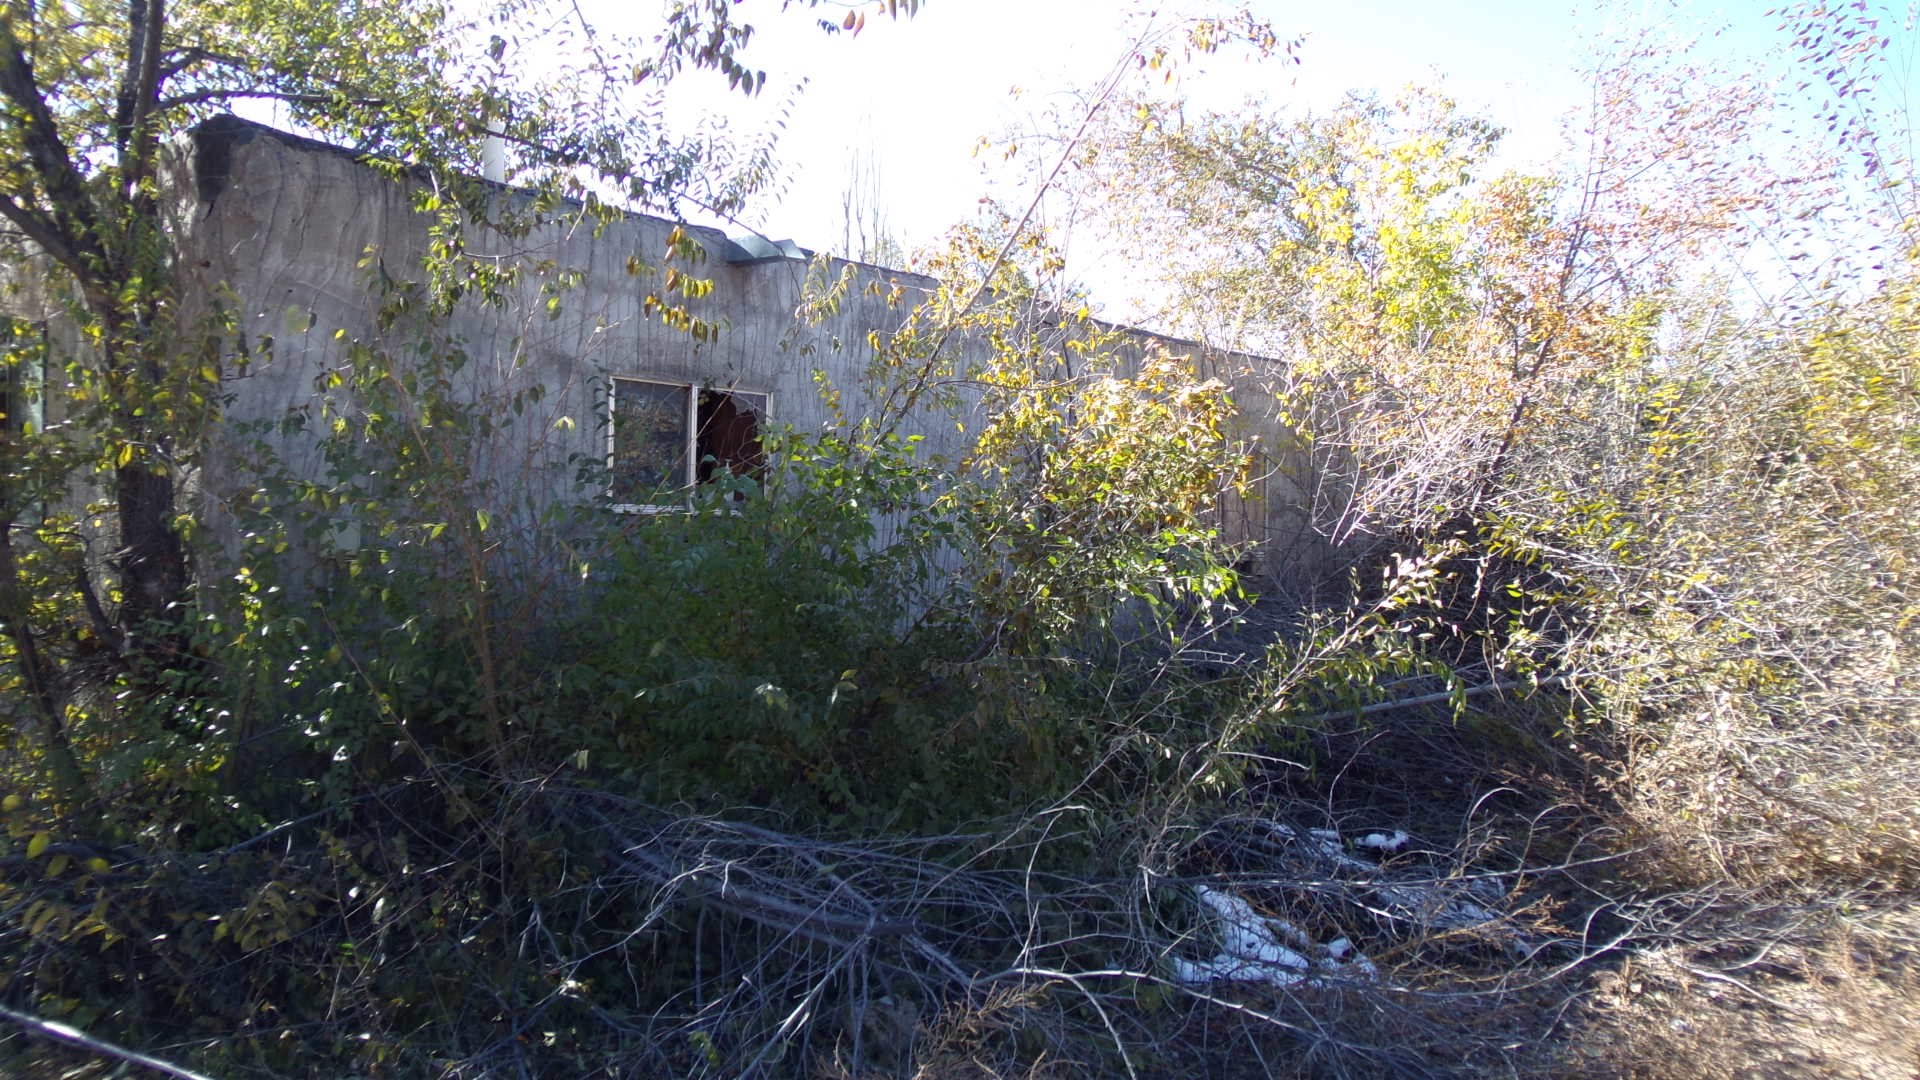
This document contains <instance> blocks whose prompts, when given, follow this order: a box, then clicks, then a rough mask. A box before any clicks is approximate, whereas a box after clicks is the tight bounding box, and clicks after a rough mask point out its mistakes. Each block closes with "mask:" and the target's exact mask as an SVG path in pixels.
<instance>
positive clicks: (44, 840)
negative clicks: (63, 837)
mask: <svg viewBox="0 0 1920 1080" xmlns="http://www.w3.org/2000/svg"><path fill="white" fill-rule="evenodd" d="M52 842H53V836H52V835H51V834H49V833H48V832H47V831H46V830H44V829H43V830H41V831H40V832H37V833H34V834H33V839H31V840H28V841H27V858H29V859H37V858H39V857H40V856H42V855H44V854H46V852H47V845H49V844H51V843H52Z"/></svg>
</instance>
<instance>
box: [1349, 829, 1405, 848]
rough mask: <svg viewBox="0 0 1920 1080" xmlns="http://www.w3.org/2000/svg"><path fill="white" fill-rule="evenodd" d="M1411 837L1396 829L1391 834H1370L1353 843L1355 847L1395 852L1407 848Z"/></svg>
mask: <svg viewBox="0 0 1920 1080" xmlns="http://www.w3.org/2000/svg"><path fill="white" fill-rule="evenodd" d="M1408 839H1409V837H1408V836H1407V834H1406V833H1404V832H1401V831H1400V830H1399V829H1395V830H1393V831H1392V832H1390V833H1378V832H1370V833H1368V834H1367V835H1365V836H1363V837H1361V838H1360V839H1358V840H1355V841H1354V842H1353V846H1354V847H1363V848H1372V849H1374V850H1375V851H1385V852H1394V851H1399V850H1400V849H1401V848H1403V847H1406V846H1407V840H1408Z"/></svg>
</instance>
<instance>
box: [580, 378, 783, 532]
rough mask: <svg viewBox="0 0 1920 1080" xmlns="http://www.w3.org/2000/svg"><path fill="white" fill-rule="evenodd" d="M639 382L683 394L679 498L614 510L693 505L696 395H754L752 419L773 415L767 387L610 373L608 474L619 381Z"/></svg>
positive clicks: (612, 464) (675, 509)
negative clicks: (756, 406) (756, 402)
mask: <svg viewBox="0 0 1920 1080" xmlns="http://www.w3.org/2000/svg"><path fill="white" fill-rule="evenodd" d="M623 382H624V383H642V384H645V385H647V386H662V387H666V388H668V389H671V390H677V391H682V392H684V396H685V398H686V432H687V441H686V444H685V445H684V446H683V447H682V448H681V456H682V457H683V458H684V459H685V463H686V475H685V476H684V477H683V481H684V482H683V483H682V485H681V487H680V492H681V498H680V501H679V502H675V503H624V502H616V503H614V504H613V512H614V513H616V514H684V513H687V512H688V511H690V510H692V509H693V493H694V489H695V488H697V487H699V486H700V457H699V450H700V395H701V394H705V393H713V394H726V395H728V396H729V397H731V396H735V395H738V396H742V397H750V398H758V399H759V402H760V408H759V409H758V410H757V411H756V412H755V414H754V415H755V421H756V423H757V424H759V425H765V424H766V423H767V421H768V420H769V419H770V418H771V416H772V415H773V393H772V391H768V390H749V389H746V388H745V387H741V386H738V385H721V384H718V383H709V382H680V381H677V380H673V379H659V378H650V377H648V376H645V375H614V376H612V377H611V381H610V382H609V384H608V387H607V455H606V458H607V471H608V473H609V474H611V473H612V471H613V470H614V469H615V468H617V467H618V464H617V462H616V461H615V460H614V454H615V453H616V451H617V450H618V447H619V443H618V436H617V433H616V432H615V431H614V428H615V426H616V425H617V424H618V423H619V422H620V384H621V383H623ZM607 497H608V498H609V499H611V498H612V497H613V488H612V486H611V485H609V486H608V488H607Z"/></svg>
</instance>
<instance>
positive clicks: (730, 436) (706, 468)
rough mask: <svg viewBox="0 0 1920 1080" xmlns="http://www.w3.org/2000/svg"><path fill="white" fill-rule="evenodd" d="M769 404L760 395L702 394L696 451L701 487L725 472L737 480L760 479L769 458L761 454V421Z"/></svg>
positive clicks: (709, 391)
mask: <svg viewBox="0 0 1920 1080" xmlns="http://www.w3.org/2000/svg"><path fill="white" fill-rule="evenodd" d="M766 409H767V400H766V398H765V397H763V396H762V395H760V394H742V393H729V392H726V391H721V390H702V391H701V392H700V434H699V438H698V440H697V441H696V445H695V447H694V454H695V456H694V460H695V461H696V462H698V463H699V465H698V475H699V478H700V482H701V483H703V484H704V483H707V482H708V481H710V480H712V479H713V478H714V475H715V473H716V471H719V470H725V471H726V472H730V473H732V474H734V475H735V476H751V477H754V478H756V479H757V478H758V477H759V476H760V473H761V471H762V470H764V469H765V467H766V463H767V459H766V455H765V454H764V453H762V452H761V450H760V418H761V416H763V415H765V413H766Z"/></svg>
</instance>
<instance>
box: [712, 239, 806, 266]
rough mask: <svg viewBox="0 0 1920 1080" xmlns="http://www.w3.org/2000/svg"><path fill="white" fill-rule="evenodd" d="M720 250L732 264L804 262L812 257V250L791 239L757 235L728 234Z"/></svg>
mask: <svg viewBox="0 0 1920 1080" xmlns="http://www.w3.org/2000/svg"><path fill="white" fill-rule="evenodd" d="M722 250H723V251H724V252H725V254H726V259H727V262H728V263H730V264H732V265H734V266H755V265H758V264H760V263H770V262H783V261H785V260H788V259H797V260H800V261H802V262H804V261H806V260H807V259H811V258H813V252H811V251H808V250H807V249H806V248H803V247H801V246H800V245H799V244H796V243H794V242H793V241H791V240H769V239H767V238H766V237H764V236H758V235H750V236H738V237H734V236H730V237H728V238H727V242H726V246H725V247H724V248H723V249H722Z"/></svg>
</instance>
